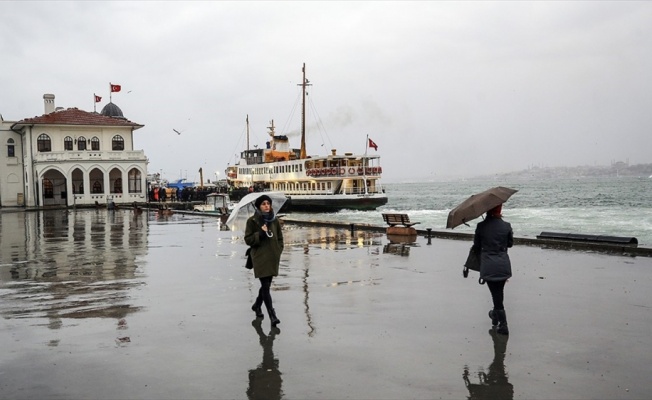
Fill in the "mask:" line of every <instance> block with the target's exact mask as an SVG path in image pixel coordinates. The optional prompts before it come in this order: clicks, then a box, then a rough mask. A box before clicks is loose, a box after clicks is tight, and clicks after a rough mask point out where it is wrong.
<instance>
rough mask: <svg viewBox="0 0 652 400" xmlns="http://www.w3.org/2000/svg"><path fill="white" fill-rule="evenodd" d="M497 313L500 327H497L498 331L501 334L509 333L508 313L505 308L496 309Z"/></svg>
mask: <svg viewBox="0 0 652 400" xmlns="http://www.w3.org/2000/svg"><path fill="white" fill-rule="evenodd" d="M495 314H496V316H497V317H498V329H496V332H498V333H500V334H501V335H509V329H508V328H507V314H505V310H496V311H495Z"/></svg>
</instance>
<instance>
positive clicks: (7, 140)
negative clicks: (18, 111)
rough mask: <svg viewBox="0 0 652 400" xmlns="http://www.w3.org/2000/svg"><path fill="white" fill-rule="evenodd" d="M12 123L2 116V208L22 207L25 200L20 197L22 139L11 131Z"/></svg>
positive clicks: (21, 191) (0, 131)
mask: <svg viewBox="0 0 652 400" xmlns="http://www.w3.org/2000/svg"><path fill="white" fill-rule="evenodd" d="M13 124H14V122H12V121H5V120H4V119H3V118H2V115H0V144H2V150H1V151H2V153H0V206H5V207H6V206H14V207H15V206H22V205H23V204H24V199H23V197H22V196H19V194H20V193H23V191H24V190H23V187H24V180H25V178H24V177H25V174H24V168H23V158H22V154H23V149H22V137H21V135H20V134H19V133H18V132H14V131H12V130H11V126H12V125H13Z"/></svg>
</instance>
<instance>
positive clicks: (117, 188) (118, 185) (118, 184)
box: [113, 178, 122, 193]
mask: <svg viewBox="0 0 652 400" xmlns="http://www.w3.org/2000/svg"><path fill="white" fill-rule="evenodd" d="M113 193H122V178H118V179H116V180H115V182H114V183H113Z"/></svg>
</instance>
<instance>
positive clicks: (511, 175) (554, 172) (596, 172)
mask: <svg viewBox="0 0 652 400" xmlns="http://www.w3.org/2000/svg"><path fill="white" fill-rule="evenodd" d="M609 176H628V177H638V178H647V177H652V164H636V165H629V164H628V163H624V162H616V163H613V164H611V165H608V166H596V165H592V166H588V165H582V166H577V167H536V166H535V167H531V168H528V169H524V170H521V171H514V172H507V173H503V174H495V175H484V176H478V177H475V178H472V179H487V178H501V179H533V178H534V179H548V178H581V177H609Z"/></svg>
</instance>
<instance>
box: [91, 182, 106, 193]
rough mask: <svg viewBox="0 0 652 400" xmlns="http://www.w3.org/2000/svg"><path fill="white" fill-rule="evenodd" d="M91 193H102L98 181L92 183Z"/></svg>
mask: <svg viewBox="0 0 652 400" xmlns="http://www.w3.org/2000/svg"><path fill="white" fill-rule="evenodd" d="M93 193H104V191H103V190H102V184H101V183H100V181H95V182H93Z"/></svg>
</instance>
